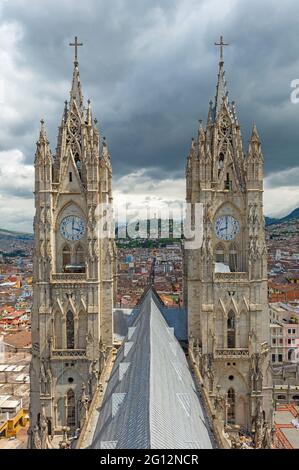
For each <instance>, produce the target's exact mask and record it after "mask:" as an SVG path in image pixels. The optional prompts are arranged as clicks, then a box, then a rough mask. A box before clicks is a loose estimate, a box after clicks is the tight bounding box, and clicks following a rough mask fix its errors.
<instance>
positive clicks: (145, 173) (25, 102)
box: [0, 0, 299, 229]
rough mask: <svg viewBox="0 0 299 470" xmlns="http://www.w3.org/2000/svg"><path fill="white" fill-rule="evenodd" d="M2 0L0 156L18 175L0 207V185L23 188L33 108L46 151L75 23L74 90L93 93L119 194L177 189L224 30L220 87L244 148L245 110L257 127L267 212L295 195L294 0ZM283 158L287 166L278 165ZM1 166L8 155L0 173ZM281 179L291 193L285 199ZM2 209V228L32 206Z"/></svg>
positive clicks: (297, 72) (24, 191) (23, 193)
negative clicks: (77, 86) (232, 106)
mask: <svg viewBox="0 0 299 470" xmlns="http://www.w3.org/2000/svg"><path fill="white" fill-rule="evenodd" d="M0 5H1V6H0V15H1V21H0V60H1V71H0V106H1V113H0V168H1V167H2V166H3V162H4V159H5V158H7V153H8V152H13V151H14V152H15V157H14V159H12V161H13V162H15V167H16V172H18V174H19V175H20V176H19V177H18V179H17V180H16V181H14V182H13V181H11V185H9V179H8V178H7V179H6V182H5V184H4V185H3V187H2V188H1V187H0V195H1V196H2V197H1V198H0V212H1V211H2V213H3V210H4V212H5V208H2V209H1V204H2V202H1V201H7V199H8V197H9V195H11V197H12V201H15V200H17V199H18V198H20V199H21V198H24V197H26V198H28V197H29V196H28V194H29V193H30V184H29V183H28V182H29V181H30V178H31V180H32V185H33V178H32V175H33V174H32V173H31V172H30V170H29V168H28V166H29V167H30V165H32V164H33V158H34V152H35V142H36V140H37V136H38V129H39V120H40V119H41V118H44V119H45V120H46V126H47V132H48V136H49V140H50V143H51V148H52V150H53V153H55V147H56V137H57V127H58V125H59V122H60V119H61V114H62V110H63V102H64V100H65V99H68V96H69V90H70V83H71V75H72V60H73V50H72V49H71V48H70V47H69V45H68V44H69V42H70V41H71V40H72V39H73V38H74V36H75V35H77V36H78V37H79V39H80V40H81V41H82V42H83V43H84V47H83V48H80V51H79V62H80V72H81V80H82V85H83V92H84V96H85V98H86V99H88V98H90V99H91V100H92V107H93V113H94V116H95V117H97V118H98V120H99V127H100V130H101V133H102V135H105V136H106V137H107V139H108V142H109V148H110V152H111V156H112V164H113V171H114V188H115V191H116V193H117V194H120V193H121V191H123V192H124V193H126V194H130V196H131V198H133V197H134V188H135V189H136V202H139V201H140V200H142V198H143V197H146V198H149V197H151V196H150V195H151V194H152V197H162V198H164V197H167V187H165V186H166V185H169V184H171V182H173V184H177V187H178V192H177V195H174V197H177V198H178V199H183V198H184V185H183V184H182V182H183V178H184V171H185V162H186V156H187V153H188V150H189V146H190V141H191V137H192V136H194V135H196V132H197V127H198V119H204V120H205V119H206V117H207V110H208V102H209V100H210V99H211V98H213V97H214V94H215V86H216V80H217V72H218V60H219V59H218V54H219V52H218V51H217V49H216V48H215V46H214V42H215V41H216V40H217V39H218V38H219V36H220V34H223V35H224V38H225V40H226V41H227V42H229V43H230V46H229V47H227V48H226V50H225V68H226V75H227V81H228V90H229V97H230V100H235V101H236V104H237V113H238V118H239V121H240V124H241V128H242V134H243V139H244V150H245V151H246V150H247V145H248V138H249V134H250V131H251V128H252V122H253V121H255V122H256V124H257V127H258V131H259V134H260V137H261V139H262V144H263V152H264V156H265V175H266V185H265V186H266V193H265V208H266V212H267V214H268V215H280V214H283V213H285V212H286V211H288V210H291V209H293V208H294V207H297V206H299V189H298V188H297V187H296V186H297V183H296V178H295V177H294V176H292V175H294V174H299V170H298V167H299V163H298V147H299V133H298V129H299V105H295V104H293V103H292V102H291V100H290V94H291V91H292V89H291V82H292V80H294V79H296V78H299V47H298V46H297V44H298V26H299V19H298V15H297V9H298V6H297V2H296V1H295V0H286V1H284V2H283V3H282V2H277V1H275V0H271V1H270V0H264V1H257V0H252V1H251V2H244V1H241V0H227V1H225V2H223V1H220V0H201V1H200V0H160V1H159V0H126V1H124V0H86V1H84V2H77V1H75V0H62V1H61V0H60V1H57V0H52V1H49V0H43V1H42V2H41V1H40V0H39V1H37V0H30V2H28V0H9V1H8V0H2V1H1V3H0ZM291 169H295V172H297V173H294V172H293V170H292V171H291V172H290V173H288V171H289V170H291ZM3 171H4V173H5V171H6V172H7V171H8V169H7V165H6V166H5V165H4V168H3V169H2V172H0V179H1V175H3ZM9 171H10V170H9ZM282 172H283V173H282ZM9 174H10V175H11V173H9ZM138 175H139V176H138ZM140 175H142V178H141V180H138V178H140ZM288 175H289V176H290V177H288ZM126 176H128V177H127V178H126ZM22 178H23V181H22ZM134 178H135V179H134ZM141 181H142V182H143V185H141V184H140V183H141ZM280 188H284V189H283V190H284V191H287V193H284V194H291V196H290V197H285V198H284V201H283V202H281V197H280V196H279V195H280ZM286 188H287V189H286ZM32 190H33V188H32ZM138 198H139V201H137V199H138ZM132 200H133V199H132ZM278 202H279V205H278ZM32 210H33V205H32ZM11 211H12V212H13V208H11ZM6 212H7V211H6ZM6 212H5V213H6ZM16 212H17V211H16ZM11 220H13V222H10V221H9V219H7V221H6V220H4V219H3V217H2V222H1V225H2V226H3V228H22V229H24V228H29V229H30V228H31V226H32V222H31V215H28V219H27V222H26V221H24V217H22V221H20V224H19V225H18V223H17V222H16V220H17V217H16V214H12V215H11Z"/></svg>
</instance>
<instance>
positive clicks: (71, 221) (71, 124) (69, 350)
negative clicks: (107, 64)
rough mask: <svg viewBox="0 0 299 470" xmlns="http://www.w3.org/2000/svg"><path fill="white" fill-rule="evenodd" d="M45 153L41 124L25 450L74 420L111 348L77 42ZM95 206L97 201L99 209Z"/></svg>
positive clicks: (96, 171) (98, 146) (96, 149)
mask: <svg viewBox="0 0 299 470" xmlns="http://www.w3.org/2000/svg"><path fill="white" fill-rule="evenodd" d="M71 45H74V46H75V52H76V53H75V62H74V70H73V80H72V87H71V92H70V100H69V102H65V107H64V111H63V115H62V121H61V124H60V127H59V134H58V144H57V149H56V156H53V155H52V153H51V150H50V147H49V142H48V139H47V136H46V131H45V125H44V122H43V121H42V123H41V130H40V136H39V140H38V142H37V151H36V156H35V208H36V214H35V219H34V234H35V249H34V284H33V289H34V290H33V295H34V300H33V311H32V362H31V368H30V380H31V392H30V393H31V396H30V436H29V446H30V447H42V448H44V447H47V446H51V440H52V438H53V436H54V435H55V434H60V433H61V432H62V428H63V427H67V428H68V432H69V434H70V435H72V434H73V433H74V432H75V431H76V430H77V429H79V428H81V426H82V419H83V418H82V413H81V409H82V406H81V403H82V396H83V398H84V400H85V404H86V401H89V402H90V400H91V399H92V396H93V394H94V392H95V389H96V387H97V385H98V383H97V381H98V378H99V374H100V372H101V368H102V364H103V357H105V355H106V351H107V349H109V348H111V347H112V342H113V341H112V337H113V330H112V311H113V291H114V290H113V283H114V278H115V270H114V268H115V258H116V251H115V244H114V240H113V239H112V238H111V237H108V238H107V237H106V238H105V237H102V236H101V233H100V231H99V230H100V229H99V227H100V225H99V220H100V219H101V217H103V216H104V215H105V213H104V208H105V206H103V204H104V205H105V204H106V205H107V204H108V205H109V204H110V205H111V204H112V187H111V180H112V169H111V163H110V155H109V150H108V146H107V143H106V141H105V139H101V137H100V134H99V131H98V130H97V128H96V121H94V120H93V118H92V110H91V105H90V101H88V104H87V106H85V104H84V100H83V94H82V88H81V82H80V74H79V64H78V58H77V48H78V46H80V45H81V44H79V43H78V41H77V38H76V41H75V44H71ZM103 207H104V208H103Z"/></svg>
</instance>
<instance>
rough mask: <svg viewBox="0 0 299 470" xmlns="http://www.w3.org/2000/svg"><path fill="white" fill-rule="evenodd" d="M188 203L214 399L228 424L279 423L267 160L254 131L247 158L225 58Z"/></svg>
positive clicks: (191, 302) (192, 311) (197, 341)
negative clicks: (198, 216) (196, 236)
mask: <svg viewBox="0 0 299 470" xmlns="http://www.w3.org/2000/svg"><path fill="white" fill-rule="evenodd" d="M186 179H187V197H186V199H187V203H190V204H191V208H192V211H191V212H193V213H195V204H196V203H201V204H203V219H204V220H203V244H202V247H201V248H200V249H196V250H192V249H188V250H186V251H185V302H186V305H187V306H188V331H189V337H190V339H191V340H192V342H193V343H194V345H195V349H197V351H198V355H199V357H200V367H201V372H202V376H203V377H204V381H205V387H206V388H207V390H208V391H209V394H210V397H211V398H213V397H216V396H219V395H221V396H223V397H224V398H225V399H226V403H227V410H226V420H225V422H226V424H227V425H231V426H234V425H239V426H241V427H242V428H244V429H246V430H248V431H250V432H255V431H256V432H257V429H258V428H259V427H260V426H261V425H267V426H271V425H272V379H271V372H270V363H269V340H270V338H269V309H268V300H267V248H266V242H265V229H264V217H263V155H262V151H261V143H260V138H259V135H258V132H257V129H256V126H255V125H254V127H253V131H252V135H251V138H250V142H249V149H248V152H247V154H246V155H245V154H244V151H243V144H242V138H241V130H240V126H239V123H238V119H237V114H236V106H235V104H234V103H229V101H228V93H227V90H226V81H225V72H224V62H223V59H222V57H221V60H220V64H219V75H218V83H217V90H216V97H215V101H214V102H212V101H211V102H210V108H209V114H208V120H207V125H206V128H205V129H204V128H203V127H202V125H200V128H199V131H198V138H197V139H196V140H194V139H193V140H192V145H191V150H190V153H189V156H188V160H187V168H186Z"/></svg>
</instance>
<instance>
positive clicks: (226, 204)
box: [214, 201, 241, 222]
mask: <svg viewBox="0 0 299 470" xmlns="http://www.w3.org/2000/svg"><path fill="white" fill-rule="evenodd" d="M223 207H225V208H229V210H230V212H231V213H232V215H233V216H235V217H238V219H239V220H241V209H240V208H239V207H238V206H236V204H234V203H233V202H232V201H229V202H227V201H224V202H222V203H221V204H220V205H219V206H218V207H217V209H216V210H215V212H214V222H215V220H216V219H217V218H218V217H219V216H220V212H221V211H222V209H223Z"/></svg>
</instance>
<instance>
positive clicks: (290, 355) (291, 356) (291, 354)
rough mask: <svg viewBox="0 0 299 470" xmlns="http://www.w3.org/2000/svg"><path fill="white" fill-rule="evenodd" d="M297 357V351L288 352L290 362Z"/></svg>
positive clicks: (290, 350)
mask: <svg viewBox="0 0 299 470" xmlns="http://www.w3.org/2000/svg"><path fill="white" fill-rule="evenodd" d="M294 356H295V349H289V350H288V361H292V360H293V359H294Z"/></svg>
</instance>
